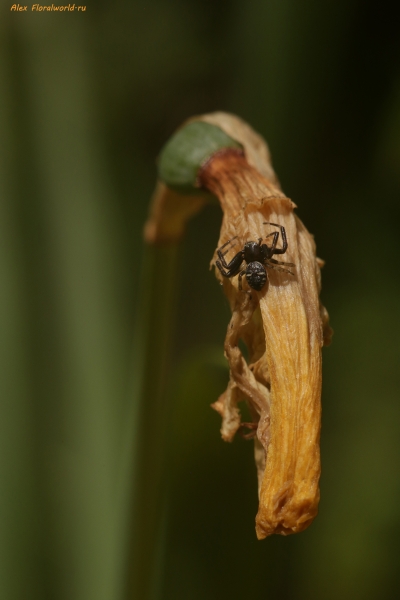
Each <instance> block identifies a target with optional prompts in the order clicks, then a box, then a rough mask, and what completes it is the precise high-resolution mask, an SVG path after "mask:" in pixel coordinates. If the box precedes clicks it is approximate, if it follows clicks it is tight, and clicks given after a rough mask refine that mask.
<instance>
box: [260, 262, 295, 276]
mask: <svg viewBox="0 0 400 600" xmlns="http://www.w3.org/2000/svg"><path fill="white" fill-rule="evenodd" d="M268 260H271V259H268ZM264 264H265V266H266V267H268V268H269V269H275V271H280V272H281V273H290V275H294V273H292V271H289V269H282V268H281V267H276V266H275V265H270V264H269V263H268V262H267V261H266V262H265V263H264Z"/></svg>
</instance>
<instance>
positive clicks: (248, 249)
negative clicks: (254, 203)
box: [215, 222, 296, 291]
mask: <svg viewBox="0 0 400 600" xmlns="http://www.w3.org/2000/svg"><path fill="white" fill-rule="evenodd" d="M263 225H274V226H275V227H279V228H280V230H281V236H282V248H277V247H276V244H277V243H278V238H279V231H273V232H272V233H269V234H268V235H267V236H266V238H265V239H267V238H269V237H271V236H273V240H272V246H267V244H262V243H261V242H262V240H263V238H259V240H258V242H246V243H245V245H244V246H243V249H242V250H240V252H238V253H237V254H236V255H235V256H234V257H233V258H232V260H231V261H230V262H229V263H227V262H226V261H225V258H224V256H225V254H227V252H229V248H228V250H225V252H222V250H223V249H224V248H225V247H226V246H227V245H228V244H230V243H231V242H232V241H233V240H234V239H236V238H237V237H238V236H237V235H235V237H233V238H232V239H230V240H228V241H227V242H226V243H225V244H224V245H223V246H221V248H219V249H218V250H217V254H218V257H219V259H220V261H221V262H220V261H219V260H217V261H216V263H215V264H216V265H217V267H218V269H219V270H220V272H221V275H223V276H224V277H234V276H235V275H237V274H238V273H239V290H241V289H242V277H243V275H244V274H245V275H246V279H247V283H248V284H249V286H250V287H251V288H253V290H257V291H260V290H262V288H263V287H264V285H265V283H266V281H267V271H266V269H265V267H268V268H270V269H276V271H282V272H283V273H290V275H294V273H292V271H289V270H288V269H282V268H281V267H276V266H275V265H286V266H287V267H295V266H296V265H294V264H293V263H289V262H281V261H279V260H274V259H273V258H272V256H273V255H274V254H285V252H286V250H287V247H288V243H287V239H286V231H285V228H284V227H283V226H282V225H278V224H277V223H266V222H264V223H263ZM243 261H245V262H246V263H247V266H246V267H245V268H244V269H242V270H240V269H241V267H242V263H243Z"/></svg>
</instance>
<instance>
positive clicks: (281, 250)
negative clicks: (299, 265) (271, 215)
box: [263, 222, 288, 256]
mask: <svg viewBox="0 0 400 600" xmlns="http://www.w3.org/2000/svg"><path fill="white" fill-rule="evenodd" d="M263 225H274V226H275V227H279V229H280V230H281V236H282V248H278V249H276V244H277V243H278V237H279V233H278V232H277V231H276V232H275V235H274V241H273V242H272V246H271V247H270V249H269V250H270V253H271V256H272V255H273V254H285V252H286V250H287V247H288V243H287V239H286V231H285V228H284V227H283V225H278V223H267V222H264V223H263ZM270 235H271V234H270ZM268 237H269V236H268Z"/></svg>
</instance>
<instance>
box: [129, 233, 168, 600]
mask: <svg viewBox="0 0 400 600" xmlns="http://www.w3.org/2000/svg"><path fill="white" fill-rule="evenodd" d="M177 256H178V244H177V243H174V244H169V245H163V246H146V247H145V250H144V260H143V269H142V281H141V284H142V285H141V288H140V294H141V297H140V300H139V310H138V317H139V319H138V327H137V330H136V342H135V345H136V348H135V354H136V359H137V361H138V363H139V364H136V365H135V372H136V373H139V378H140V379H139V380H138V381H136V382H135V387H136V390H137V392H138V394H137V399H138V406H137V407H136V410H137V414H136V417H137V418H136V424H137V425H136V448H135V454H134V490H133V491H134V498H133V503H134V506H133V524H132V525H133V531H132V534H133V535H132V542H131V556H130V565H131V567H130V576H129V579H130V581H129V595H128V597H129V599H135V600H155V599H156V598H157V597H158V595H159V592H158V590H159V588H160V579H161V575H162V573H161V571H162V569H161V568H160V548H159V546H160V544H161V538H162V536H161V529H162V521H163V513H164V512H165V494H164V488H165V485H164V481H165V468H164V467H165V462H164V457H165V446H166V436H167V426H168V425H167V424H168V415H169V413H170V410H169V408H168V406H167V401H166V387H167V385H166V383H167V375H168V366H169V356H170V350H171V337H172V335H171V334H172V324H173V321H174V318H173V317H174V307H175V299H176V294H175V289H176V285H175V284H176V272H177Z"/></svg>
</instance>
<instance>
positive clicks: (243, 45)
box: [0, 0, 400, 600]
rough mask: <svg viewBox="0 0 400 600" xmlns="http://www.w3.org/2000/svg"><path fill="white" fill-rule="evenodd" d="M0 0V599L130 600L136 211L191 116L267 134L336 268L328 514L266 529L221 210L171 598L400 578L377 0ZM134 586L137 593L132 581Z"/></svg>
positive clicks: (184, 256)
mask: <svg viewBox="0 0 400 600" xmlns="http://www.w3.org/2000/svg"><path fill="white" fill-rule="evenodd" d="M11 4H12V3H11V2H10V3H5V2H2V4H1V18H0V32H1V33H0V36H1V42H0V44H1V45H0V130H1V148H0V207H1V209H0V210H1V215H0V228H1V232H0V244H1V252H0V262H1V295H0V298H1V299H0V303H1V308H0V322H1V362H0V369H1V373H0V387H1V403H0V410H1V414H0V469H1V487H0V511H1V513H0V598H1V599H4V600H26V599H29V600H53V599H54V600H67V599H68V600H122V599H123V600H125V599H127V598H128V597H129V598H131V597H132V596H131V595H130V592H129V591H128V592H127V588H128V587H129V586H128V584H127V581H129V573H128V572H129V570H130V567H129V555H130V552H129V547H130V543H131V542H130V530H131V525H130V523H131V514H130V513H131V505H132V500H131V495H132V487H131V480H132V469H133V467H132V456H133V452H134V447H135V445H134V439H133V438H134V436H135V432H136V429H135V427H136V425H137V423H135V419H136V418H137V406H136V404H135V397H134V393H133V390H134V388H135V380H136V378H137V376H138V374H137V372H136V371H137V367H138V364H139V362H138V357H137V352H138V350H137V348H136V350H135V351H134V350H133V349H132V348H133V347H134V344H133V340H134V332H135V327H136V325H135V322H136V321H135V318H136V313H137V307H138V299H139V292H138V282H139V280H140V270H141V261H142V253H143V245H142V227H143V222H144V220H145V218H146V214H147V208H148V203H149V198H150V195H151V193H152V190H153V188H154V184H155V180H156V167H155V160H156V157H157V154H158V152H159V150H160V148H161V146H162V144H163V143H164V142H165V141H166V140H167V139H168V137H169V136H170V135H171V133H172V132H173V131H174V129H175V128H176V127H177V126H179V125H180V124H181V122H182V121H183V120H184V119H186V118H188V117H190V116H192V115H193V114H199V113H203V112H209V111H214V110H226V111H230V112H233V113H236V114H238V115H240V116H241V117H242V118H244V119H246V120H247V121H248V122H249V123H250V124H251V125H252V126H253V127H254V128H255V129H256V130H258V131H259V132H260V133H261V134H262V135H264V136H265V138H266V139H267V141H268V143H269V146H270V149H271V152H272V156H273V161H274V166H275V169H276V171H277V173H278V176H279V178H280V180H281V182H282V186H283V189H284V191H285V192H286V194H287V195H288V196H289V197H290V198H292V199H293V200H294V201H295V202H296V204H297V205H298V214H299V216H300V217H301V219H302V220H303V221H304V222H305V223H306V225H307V227H308V229H309V230H310V231H311V232H313V233H314V234H315V237H316V242H317V247H318V254H319V256H321V257H322V258H324V259H325V260H326V267H325V268H324V271H323V293H322V298H323V301H324V303H325V304H326V306H327V308H328V310H329V313H330V316H331V322H332V325H333V327H334V329H335V336H334V340H333V345H332V346H331V347H330V348H328V349H325V350H324V383H323V433H322V464H323V474H322V479H321V493H322V497H321V504H320V514H319V516H318V518H317V519H316V521H315V522H314V524H313V525H312V526H311V528H310V529H309V530H307V531H306V532H304V533H302V534H300V535H298V536H291V537H288V538H283V537H278V536H274V537H272V538H268V539H267V540H265V541H263V542H257V540H256V538H255V533H254V517H255V513H256V509H257V493H256V474H255V467H254V464H253V458H252V444H251V443H249V442H245V441H244V440H242V439H238V440H237V441H235V442H234V443H233V444H232V445H228V444H225V443H223V442H222V441H221V440H220V437H219V427H220V419H219V417H218V415H217V414H216V413H214V412H213V411H212V410H211V409H210V408H209V404H210V403H211V402H213V401H215V399H216V398H217V397H218V395H219V394H220V393H221V392H222V391H223V389H224V387H225V385H226V381H227V376H228V374H227V370H226V366H225V363H224V359H223V356H222V349H223V340H224V335H225V330H226V326H227V324H228V320H229V309H228V306H227V303H226V301H225V299H224V297H223V295H222V292H221V289H220V287H219V286H218V285H217V283H216V281H215V278H214V276H213V274H212V273H210V272H209V270H208V265H209V261H210V259H211V256H212V254H213V251H214V248H215V245H216V242H217V239H218V231H219V226H220V220H221V213H220V210H219V208H218V206H216V205H214V206H212V205H210V206H209V207H207V208H206V209H205V210H204V211H203V212H202V213H201V214H200V215H199V216H198V217H196V218H195V219H193V221H192V222H191V223H190V225H189V227H188V231H187V235H186V237H185V240H184V242H183V244H182V248H181V250H180V256H179V273H178V281H177V282H176V287H175V289H176V295H177V302H178V305H177V310H176V324H175V327H174V337H173V346H172V349H171V356H170V365H169V369H168V374H169V377H168V388H167V390H168V391H167V396H168V407H169V408H168V414H169V416H168V427H167V447H166V448H165V455H166V456H167V457H168V458H167V459H166V464H167V467H166V470H167V482H166V485H167V488H168V494H167V503H166V504H165V503H164V504H163V502H161V504H163V506H164V508H163V509H162V517H161V521H162V529H163V533H162V536H161V537H160V540H161V541H160V548H161V549H160V552H159V560H158V564H159V567H158V590H156V591H155V595H157V594H158V598H159V599H160V600H203V599H207V600H217V599H218V600H225V599H226V600H227V599H228V598H229V600H238V599H242V598H253V597H254V598H255V597H257V598H261V599H262V600H286V599H288V600H303V599H308V600H314V599H315V600H317V599H318V600H325V599H326V600H331V599H332V600H333V599H336V598H338V597H340V598H341V599H342V600H350V599H351V600H375V599H378V598H379V599H384V600H391V599H395V598H398V597H399V596H400V508H399V505H400V477H399V469H400V398H399V392H400V364H399V362H400V361H399V357H400V353H399V345H400V342H399V340H400V314H399V305H400V302H399V300H400V281H399V276H398V272H399V264H400V243H399V233H398V227H399V225H398V223H399V212H400V203H399V193H400V36H399V25H398V18H397V13H396V8H397V7H396V5H395V3H390V2H385V1H383V2H380V3H379V4H377V3H376V2H373V1H372V0H363V1H361V0H335V1H333V0H326V1H325V2H320V1H317V0H302V1H299V0H247V1H246V2H240V1H239V0H222V1H219V2H217V1H211V0H190V1H189V0H163V1H161V0H147V1H145V0H134V1H129V0H116V1H114V2H105V1H104V0H99V1H97V2H96V3H90V4H87V10H86V12H85V13H78V12H77V11H75V12H71V13H64V14H58V13H32V12H31V5H29V6H28V12H27V13H15V12H11V11H10V6H11ZM135 600H144V599H143V598H136V599H135Z"/></svg>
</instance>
